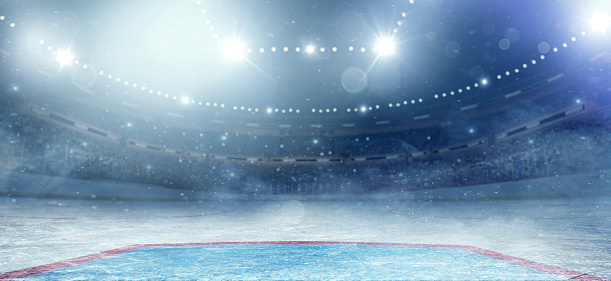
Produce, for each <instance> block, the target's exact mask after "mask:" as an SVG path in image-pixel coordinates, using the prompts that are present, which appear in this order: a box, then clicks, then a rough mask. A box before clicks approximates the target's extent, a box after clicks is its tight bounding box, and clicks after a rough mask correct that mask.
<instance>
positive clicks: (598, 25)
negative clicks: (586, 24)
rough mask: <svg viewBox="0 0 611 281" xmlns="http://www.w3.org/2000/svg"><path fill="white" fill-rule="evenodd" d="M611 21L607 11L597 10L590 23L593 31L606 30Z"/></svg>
mask: <svg viewBox="0 0 611 281" xmlns="http://www.w3.org/2000/svg"><path fill="white" fill-rule="evenodd" d="M610 23H611V19H610V18H609V15H608V14H607V13H599V12H596V13H594V15H593V16H592V19H591V20H590V25H591V26H592V30H593V31H601V32H605V31H606V30H607V27H609V24H610Z"/></svg>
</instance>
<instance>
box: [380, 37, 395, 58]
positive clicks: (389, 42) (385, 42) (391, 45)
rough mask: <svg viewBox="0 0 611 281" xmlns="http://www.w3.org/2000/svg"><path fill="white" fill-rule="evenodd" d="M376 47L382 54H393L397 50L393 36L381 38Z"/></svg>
mask: <svg viewBox="0 0 611 281" xmlns="http://www.w3.org/2000/svg"><path fill="white" fill-rule="evenodd" d="M376 49H377V51H378V52H379V53H380V54H381V55H391V54H392V53H394V52H395V42H394V41H393V39H392V38H381V39H380V40H379V41H378V45H377V46H376Z"/></svg>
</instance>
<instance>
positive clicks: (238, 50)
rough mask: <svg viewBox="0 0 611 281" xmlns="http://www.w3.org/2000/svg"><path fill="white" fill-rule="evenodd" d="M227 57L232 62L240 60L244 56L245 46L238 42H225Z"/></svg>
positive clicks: (224, 47)
mask: <svg viewBox="0 0 611 281" xmlns="http://www.w3.org/2000/svg"><path fill="white" fill-rule="evenodd" d="M223 52H224V53H225V57H226V58H228V59H230V60H238V59H241V58H242V57H243V56H244V45H242V43H240V42H239V41H237V40H232V41H228V42H225V45H224V46H223Z"/></svg>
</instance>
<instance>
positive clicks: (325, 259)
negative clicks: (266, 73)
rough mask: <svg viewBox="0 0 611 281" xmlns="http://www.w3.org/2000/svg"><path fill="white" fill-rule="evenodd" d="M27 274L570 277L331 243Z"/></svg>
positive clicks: (180, 252)
mask: <svg viewBox="0 0 611 281" xmlns="http://www.w3.org/2000/svg"><path fill="white" fill-rule="evenodd" d="M23 279H26V280H73V279H78V280H108V279H113V280H116V279H119V280H124V279H146V280H150V279H154V280H165V279H181V280H185V279H223V280H235V279H240V280H242V279H299V280H303V279H359V280H362V279H375V280H380V279H386V280H388V279H393V280H396V279H416V280H427V279H428V280H431V279H433V280H448V279H463V280H490V279H496V280H498V279H506V280H568V278H566V277H563V276H559V275H555V274H551V273H547V272H544V271H540V270H537V269H534V268H530V267H527V266H522V265H518V264H514V263H511V262H508V261H505V260H502V259H497V258H494V257H491V256H487V255H484V254H479V253H476V252H473V251H470V250H467V249H463V248H453V247H426V246H396V245H367V244H327V243H263V244H213V245H185V246H150V247H141V248H137V249H134V250H130V251H127V252H122V253H119V254H115V255H110V256H106V257H103V258H100V259H95V260H91V261H87V262H83V263H80V264H76V265H72V266H68V267H64V268H60V269H55V270H51V271H46V272H42V273H38V274H34V275H30V276H27V277H24V278H23Z"/></svg>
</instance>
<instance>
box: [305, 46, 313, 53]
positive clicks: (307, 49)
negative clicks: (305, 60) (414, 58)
mask: <svg viewBox="0 0 611 281" xmlns="http://www.w3.org/2000/svg"><path fill="white" fill-rule="evenodd" d="M305 51H306V53H308V54H311V53H314V46H312V45H308V46H307V47H306V49H305Z"/></svg>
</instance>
